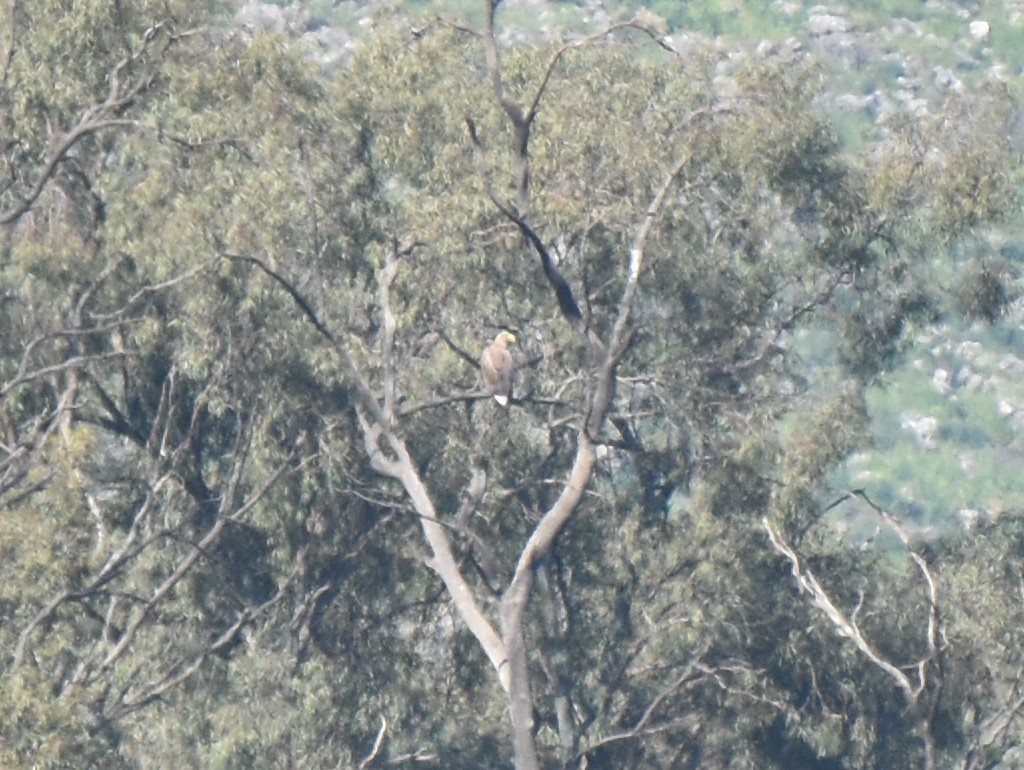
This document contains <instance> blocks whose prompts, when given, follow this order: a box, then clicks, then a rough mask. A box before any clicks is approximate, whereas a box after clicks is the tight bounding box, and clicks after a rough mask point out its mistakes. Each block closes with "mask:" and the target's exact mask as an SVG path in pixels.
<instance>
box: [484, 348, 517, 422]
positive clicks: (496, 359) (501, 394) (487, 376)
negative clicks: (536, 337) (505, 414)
mask: <svg viewBox="0 0 1024 770" xmlns="http://www.w3.org/2000/svg"><path fill="white" fill-rule="evenodd" d="M515 342H516V335H514V334H512V333H511V332H500V333H499V334H498V336H497V337H495V338H494V342H492V343H491V344H490V345H488V346H487V347H486V348H484V352H483V355H481V356H480V372H481V374H482V375H483V379H484V390H486V391H487V392H488V393H490V394H491V395H492V396H494V400H495V401H497V402H498V403H499V404H501V405H502V406H507V405H508V402H509V399H510V398H512V377H513V375H514V374H515V363H514V362H513V361H512V354H511V353H509V352H508V346H509V345H514V344H515Z"/></svg>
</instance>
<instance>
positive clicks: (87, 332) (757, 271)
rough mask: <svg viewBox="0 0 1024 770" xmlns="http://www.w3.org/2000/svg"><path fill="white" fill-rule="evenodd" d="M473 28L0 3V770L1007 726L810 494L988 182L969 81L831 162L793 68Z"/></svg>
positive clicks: (132, 6)
mask: <svg viewBox="0 0 1024 770" xmlns="http://www.w3.org/2000/svg"><path fill="white" fill-rule="evenodd" d="M498 6H499V3H494V2H488V3H487V4H486V9H487V14H486V19H485V23H484V25H483V27H482V28H481V29H469V28H464V27H462V26H459V25H456V24H454V23H448V22H444V23H442V22H437V23H435V24H432V25H431V26H429V27H428V28H424V29H418V30H408V29H403V28H401V27H400V26H395V27H394V28H391V27H388V28H385V29H382V30H380V31H379V32H378V34H377V35H376V37H375V38H374V39H373V40H371V41H369V42H368V43H367V44H366V45H364V46H362V47H361V48H360V49H359V50H358V51H356V52H355V53H354V54H353V57H352V59H351V61H349V62H348V64H347V66H346V67H345V69H344V70H343V71H342V73H341V74H340V75H339V77H338V79H337V80H333V81H332V80H327V79H325V78H324V77H322V76H321V75H320V74H319V73H318V72H317V71H316V69H315V66H314V65H313V63H312V62H311V60H310V58H309V57H308V52H307V51H305V50H303V49H302V48H301V47H300V46H298V45H296V44H295V43H293V42H292V41H289V40H286V39H282V38H277V37H273V36H269V35H263V34H251V33H249V32H247V31H245V30H238V29H234V28H232V27H231V26H230V24H229V23H227V22H218V21H217V19H216V17H214V16H211V15H209V13H210V12H211V11H214V10H216V9H212V8H199V7H197V6H196V5H195V4H184V3H183V4H181V6H180V7H178V6H176V5H175V4H168V3H165V2H161V3H148V2H144V1H143V0H135V1H133V2H126V3H120V4H114V6H113V7H108V4H105V3H98V2H97V3H77V4H75V6H74V8H73V9H72V7H71V6H70V5H68V4H66V3H61V2H57V1H56V0H53V1H52V2H39V3H33V4H31V6H29V5H28V4H23V3H15V4H13V5H10V6H8V8H7V9H6V10H5V11H4V13H6V14H7V16H6V17H5V18H4V21H5V25H4V26H5V27H6V28H7V29H9V30H11V31H12V32H11V35H10V36H9V37H8V38H7V39H6V41H5V43H4V46H5V47H4V50H3V59H2V61H3V66H4V69H3V76H2V78H0V83H2V84H3V90H2V99H3V104H4V106H5V110H4V112H3V115H4V117H3V118H2V120H4V124H3V130H4V136H5V137H9V138H5V142H6V145H5V148H6V149H5V152H4V160H3V163H4V168H3V176H4V179H5V180H6V182H5V187H4V189H3V193H2V197H0V222H2V223H3V225H4V258H3V263H2V272H0V281H2V283H3V298H4V301H3V303H2V304H0V313H2V314H3V318H2V322H3V325H4V326H3V328H4V329H5V331H6V333H5V335H4V337H3V340H2V342H0V344H2V345H3V355H2V356H0V398H2V402H0V408H2V411H0V421H2V430H3V452H4V456H3V458H2V460H0V506H2V510H3V515H4V521H5V524H6V526H5V527H4V531H3V534H2V536H0V537H2V540H0V543H2V546H0V547H2V551H3V554H4V557H5V558H4V559H3V560H2V562H0V571H2V575H3V580H2V581H0V585H2V586H3V588H2V589H0V591H2V593H0V607H2V611H3V617H4V623H3V624H2V626H0V645H2V649H3V650H4V655H5V659H6V664H7V665H6V667H5V673H4V675H3V678H2V680H0V693H2V698H3V701H4V703H5V704H6V705H8V706H9V708H8V711H9V713H10V714H11V718H10V719H8V720H7V721H6V722H5V723H4V724H3V726H2V727H0V761H3V762H4V763H8V764H12V765H24V764H29V763H30V762H31V763H35V764H39V765H45V766H54V767H60V766H65V767H70V766H75V767H81V766H98V767H99V766H102V767H110V766H114V765H115V764H117V763H120V764H122V765H123V766H131V767H144V766H150V765H154V764H155V765H161V764H170V763H174V764H185V765H192V766H204V767H225V768H227V767H268V768H269V767H282V766H284V767H289V766H301V767H335V766H362V767H369V766H372V765H374V764H375V763H377V764H383V763H384V762H390V763H394V764H399V763H402V762H412V761H418V762H420V763H422V764H425V765H426V766H437V767H491V766H501V765H504V764H507V763H508V761H509V756H510V754H511V755H513V756H514V762H515V766H516V767H517V768H531V767H540V766H555V765H558V764H560V765H562V766H566V767H583V766H588V767H624V766H626V767H628V766H666V767H697V766H700V767H764V766H766V765H770V764H775V765H778V766H786V767H793V766H801V765H802V766H807V767H841V766H846V767H861V766H866V765H868V764H871V763H875V762H887V763H890V764H894V765H900V766H911V765H912V764H914V763H915V762H918V761H919V759H920V761H921V762H923V763H924V764H925V766H926V767H935V766H937V763H939V762H940V761H943V762H945V761H946V760H947V759H948V760H949V761H950V762H951V761H953V760H954V759H957V760H958V761H959V760H960V759H962V760H963V761H962V766H964V767H974V766H982V765H978V764H970V763H971V762H976V760H975V759H974V758H975V757H980V756H982V755H984V756H986V757H988V756H994V755H995V752H997V751H998V750H1006V749H1008V748H1009V747H1010V744H1009V739H1008V738H1007V737H1006V736H1007V735H1008V734H1010V733H1012V731H1011V730H1010V729H1009V728H1010V725H1015V724H1017V723H1018V721H1019V712H1020V707H1019V706H1018V705H1016V701H1015V698H1016V697H1017V695H1016V691H1015V690H1014V689H1013V685H1012V684H1011V682H1012V681H1013V680H1012V678H1011V677H1012V674H1011V673H1010V669H1011V668H1012V663H1011V662H1010V660H1009V658H1008V655H1009V653H1002V654H990V653H991V652H992V651H991V650H988V649H986V645H987V644H990V643H991V640H992V639H993V638H994V636H993V635H997V634H1000V633H1005V627H1004V626H1003V625H1001V624H1000V622H999V621H998V620H997V619H996V618H994V617H993V618H989V619H988V620H989V621H991V623H990V624H989V625H985V626H984V627H983V628H980V629H977V633H976V635H974V636H972V635H971V634H970V633H967V631H968V630H970V629H966V628H965V631H964V633H963V636H962V637H958V639H961V638H962V639H963V642H962V643H961V642H959V641H958V644H957V646H956V647H955V648H952V649H947V648H946V647H945V646H944V644H943V642H942V636H941V633H940V632H942V631H944V630H946V629H947V628H948V629H950V630H952V629H954V628H959V626H957V625H956V623H957V622H961V621H959V620H953V618H957V617H960V616H957V615H956V613H955V612H950V613H949V614H948V615H946V614H941V615H940V614H939V613H938V606H939V601H940V597H941V599H942V602H943V603H944V604H943V606H946V605H950V604H951V605H952V606H954V607H959V608H961V610H963V611H967V610H969V608H970V605H969V603H967V601H966V600H964V599H961V598H960V592H961V591H964V590H966V588H965V587H966V586H967V585H968V583H967V582H963V583H961V582H959V581H957V580H955V579H954V578H952V577H950V584H949V587H947V586H946V584H945V583H943V582H942V579H941V578H943V577H945V574H944V573H940V572H938V571H937V568H936V567H935V566H934V564H933V563H931V562H929V559H928V558H927V557H928V556H929V555H928V554H922V553H921V552H920V549H919V548H918V547H917V546H916V545H915V544H914V543H913V542H912V541H911V540H910V539H909V538H903V539H902V541H901V542H902V544H903V545H904V547H905V550H904V551H903V553H905V556H904V557H903V558H902V559H900V558H894V559H889V560H887V559H886V558H885V557H884V555H879V556H877V557H876V558H875V559H874V560H871V561H864V560H859V559H858V558H855V557H854V555H853V554H851V553H850V552H848V551H846V550H844V549H842V548H837V547H836V545H835V543H834V541H833V540H832V539H831V538H830V535H829V532H830V529H829V528H828V526H827V517H826V516H825V513H826V512H827V501H825V499H824V498H823V497H822V486H823V479H825V478H826V476H827V475H828V474H829V472H830V471H831V470H832V469H833V468H834V467H835V466H836V464H837V463H839V462H840V461H842V460H843V459H844V458H845V457H847V456H848V454H849V453H850V452H851V451H853V450H854V449H856V448H857V447H858V446H860V445H861V444H862V442H864V441H865V438H866V432H867V421H866V417H865V414H866V410H865V406H864V403H865V401H864V389H865V387H866V386H867V385H868V384H869V383H871V382H874V381H875V380H876V379H877V378H878V377H879V376H880V375H881V374H882V373H883V372H884V371H885V370H886V367H888V366H889V365H890V364H891V362H892V361H893V360H894V358H895V356H897V355H898V353H899V351H900V350H901V346H902V345H903V344H904V343H905V341H906V340H907V339H908V337H909V335H910V334H911V332H912V329H913V326H914V324H915V323H916V322H918V321H921V320H924V319H928V318H929V317H931V315H932V314H933V313H934V312H936V308H937V307H940V301H941V298H940V297H939V296H938V292H936V291H935V290H934V289H933V287H932V286H931V284H930V282H929V275H930V270H931V266H932V264H933V261H934V260H936V259H939V258H940V256H941V254H942V253H944V250H945V249H946V247H947V246H948V244H949V243H951V242H953V241H954V240H955V239H956V238H958V237H959V236H961V235H962V234H963V233H965V232H966V231H967V230H969V229H970V228H972V227H974V226H976V225H977V224H979V223H981V222H986V221H989V220H991V219H993V218H997V217H999V216H1000V215H1001V214H1002V213H1003V212H1005V211H1007V210H1009V209H1010V208H1011V207H1012V205H1013V204H1014V202H1015V197H1014V193H1015V189H1016V188H1015V184H1016V182H1015V179H1014V177H1013V176H1012V174H1010V173H1009V172H1008V170H1009V169H1011V168H1013V166H1014V163H1015V159H1014V157H1013V153H1012V148H1011V147H1010V146H1009V144H1008V142H1007V140H1006V139H1005V137H1006V135H1007V132H1006V130H1005V126H1006V125H1007V121H1008V120H1009V119H1010V117H1011V114H1012V109H1011V107H1009V106H1007V99H1006V97H1005V95H1004V94H1001V93H995V92H993V93H986V94H981V95H979V96H978V97H977V98H972V99H970V100H966V99H965V101H964V103H963V104H951V105H949V110H950V113H951V114H953V115H955V117H956V118H957V119H956V120H952V119H949V116H948V115H947V116H944V118H943V119H935V120H927V119H911V118H909V117H906V118H904V119H903V120H902V121H901V122H896V123H893V124H892V125H890V126H887V127H885V129H884V130H883V131H881V132H880V135H879V136H878V138H877V141H876V142H874V143H873V144H872V145H871V146H870V147H869V148H868V149H867V150H865V152H864V153H863V154H862V155H858V156H852V155H848V154H846V153H844V152H843V150H842V148H841V147H840V146H839V143H838V141H837V140H836V138H835V135H834V133H833V131H832V129H831V128H830V126H829V125H828V123H827V122H826V121H825V119H824V118H823V117H822V116H821V115H820V114H819V112H818V111H817V110H816V109H815V106H814V105H815V98H816V97H817V95H818V94H819V92H820V88H821V85H822V78H821V73H820V72H819V70H818V68H817V67H816V66H815V65H814V63H813V62H811V61H807V60H805V59H804V58H802V57H800V56H797V55H795V54H793V52H791V51H787V50H778V51H767V52H764V51H763V52H760V53H758V54H756V55H755V54H752V53H744V52H737V53H736V54H735V55H733V56H729V57H725V56H722V55H720V54H716V53H715V52H713V51H712V50H710V49H709V50H707V51H705V52H697V53H690V54H688V55H687V57H685V58H684V57H682V56H679V55H677V54H676V53H675V52H674V51H672V50H671V47H670V46H669V45H668V44H667V42H666V41H665V40H664V39H663V38H661V36H660V34H659V32H658V31H657V30H655V29H651V28H649V27H646V26H645V25H644V24H643V23H642V21H633V22H628V23H623V24H619V25H616V26H615V27H614V28H612V29H610V30H608V32H607V33H606V34H602V35H599V36H596V37H593V38H586V39H580V40H576V41H573V42H570V43H567V44H562V45H560V46H557V47H554V48H549V49H536V48H532V47H529V46H522V47H516V48H506V47H505V46H503V45H502V44H501V43H500V41H499V34H498V33H499V29H498V19H496V16H497V11H498ZM990 277H991V278H992V279H993V280H996V279H997V278H999V279H1001V280H1005V279H1006V277H1007V276H1006V275H1001V276H999V275H996V274H995V273H990ZM986 292H987V294H986V296H995V297H998V299H999V301H1000V302H1003V301H1004V299H1005V297H1004V296H1003V295H999V294H998V292H992V291H988V290H986ZM972 296H976V297H980V296H982V294H981V293H978V292H972ZM978 301H980V300H978ZM966 309H968V310H969V311H970V312H972V313H976V312H978V309H977V308H974V307H973V306H972V307H971V308H966ZM498 329H508V330H511V331H514V332H515V333H516V335H517V337H518V339H519V340H520V342H521V346H520V351H519V352H518V354H517V355H518V360H519V374H518V380H517V384H516V395H515V398H514V400H513V404H512V406H511V408H510V409H507V410H505V409H502V408H500V407H499V406H497V405H496V404H495V403H494V402H492V401H491V399H490V398H489V397H488V396H487V395H486V394H485V393H484V392H483V391H482V390H481V389H480V388H479V387H478V385H477V383H476V378H477V372H476V370H475V366H476V358H477V354H478V351H479V350H480V348H481V346H482V345H483V344H485V342H486V341H489V339H491V338H492V337H493V336H494V334H495V332H496V331H497V330H498ZM823 329H824V330H825V331H824V332H822V331H821V330H823ZM812 331H817V333H827V334H831V335H833V336H832V339H834V342H835V344H834V345H833V346H832V349H831V351H830V353H831V354H830V355H829V356H828V357H827V360H825V361H824V362H821V363H820V364H819V365H817V366H815V367H810V366H808V365H806V363H805V361H804V360H803V359H802V358H801V355H800V350H801V341H802V340H803V339H804V338H805V336H806V335H808V334H810V333H811V332H812ZM843 504H844V505H846V504H858V505H862V506H867V510H868V512H869V514H870V515H873V516H876V517H878V518H879V521H881V522H884V523H886V525H887V526H890V527H891V528H892V529H893V531H895V532H897V533H901V532H902V530H901V529H900V527H899V525H898V523H896V522H895V520H894V519H892V517H890V516H888V514H886V513H885V511H883V510H882V509H881V508H880V507H878V506H874V505H873V503H872V500H871V498H870V497H868V496H850V497H848V498H845V499H844V503H843ZM950 558H951V559H954V560H959V559H961V558H964V557H961V556H959V555H957V554H956V553H953V554H952V556H951V557H950ZM823 571H824V572H827V574H829V575H834V576H836V577H837V578H838V577H839V576H841V577H842V578H843V582H842V584H840V583H839V582H838V579H837V582H836V586H834V587H826V586H827V584H828V581H827V579H826V578H824V577H822V578H821V579H819V578H818V577H817V576H818V574H819V573H822V572H823ZM878 576H885V577H886V579H887V580H888V581H889V583H888V584H890V585H892V586H893V588H892V590H891V592H878V593H877V594H876V593H874V592H871V595H870V596H868V595H867V594H868V591H867V589H866V588H863V586H866V585H870V584H871V583H872V582H873V580H874V579H875V578H877V577H878ZM822 581H825V582H824V583H823V582H822ZM976 583H977V584H978V585H979V586H981V587H982V589H983V590H984V592H985V596H986V597H989V596H991V597H993V598H992V600H991V601H993V602H1005V601H1006V600H1007V599H1006V596H1007V594H1006V591H1007V590H1008V588H1007V585H1006V584H1005V581H1000V580H987V579H986V578H983V577H977V579H976ZM797 585H802V586H803V587H804V588H806V589H808V592H809V593H807V594H806V595H805V596H806V597H809V600H806V599H805V598H804V597H801V596H800V595H798V594H797V593H796V592H795V587H796V586H797ZM922 585H924V586H925V590H923V591H922V589H921V586H922ZM815 586H817V588H815ZM904 587H905V588H904ZM858 591H859V592H860V593H858ZM940 592H941V594H940ZM858 596H859V597H860V598H859V599H858ZM947 597H948V599H947ZM847 606H853V607H856V608H857V609H855V610H854V611H852V612H848V611H847V610H845V609H844V608H845V607H847ZM1000 606H1001V605H1000ZM993 611H994V610H993ZM922 618H923V620H922ZM844 623H845V625H844ZM940 623H941V624H943V625H942V626H941V628H940V626H939V624H940ZM836 629H839V630H840V631H841V632H842V633H843V635H844V636H845V637H846V638H847V639H849V640H852V643H841V642H839V641H837V637H836V634H835V631H836ZM858 639H859V641H858ZM1007 649H1008V648H1007ZM904 659H913V660H920V661H922V662H920V663H919V664H917V667H916V668H915V671H916V672H917V673H916V676H917V677H918V678H917V679H914V678H913V677H912V676H911V675H910V674H908V673H907V672H906V670H905V667H904V666H903V663H902V661H903V660H904ZM954 659H955V663H954V662H953V661H954ZM894 660H897V661H900V662H898V663H893V662H892V661H894ZM986 667H987V668H986ZM982 669H984V670H986V671H988V672H990V676H991V678H992V679H991V681H992V683H993V684H992V686H991V688H990V690H989V692H987V693H979V694H978V695H977V697H976V699H975V700H973V701H972V702H971V703H970V706H969V707H970V709H973V712H972V713H973V714H974V715H975V716H974V717H972V720H973V721H971V722H970V723H968V722H967V721H965V716H964V714H965V709H966V708H967V706H966V705H965V704H964V702H962V701H961V702H952V699H950V698H947V699H944V698H943V697H942V693H943V690H944V688H948V689H949V690H951V691H952V690H954V689H955V688H956V686H960V687H964V683H965V682H968V681H970V680H969V679H968V678H966V677H968V676H971V675H974V673H975V672H977V671H979V670H982ZM961 672H962V674H961ZM957 676H962V677H964V678H962V679H959V680H955V677H957ZM947 680H949V681H950V684H948V685H947ZM956 682H959V684H958V685H957V684H956ZM894 686H895V691H896V692H899V693H901V694H902V695H901V696H900V697H901V698H902V700H896V701H894V700H893V699H892V697H891V694H892V692H893V688H894ZM994 720H995V721H994ZM998 720H1002V721H998ZM997 722H998V724H999V725H1000V726H1001V727H1000V728H999V729H1000V730H1002V732H1000V733H998V735H997V736H996V737H995V738H993V739H991V740H990V739H989V738H990V736H991V735H993V733H992V732H991V729H990V728H993V726H994V725H996V724H997ZM949 725H963V728H960V727H957V729H955V730H954V729H952V728H950V727H949ZM1002 725H1005V727H1002ZM993 729H994V728H993ZM943 736H947V737H943ZM510 746H511V750H510V748H509V747H510ZM977 761H980V760H977Z"/></svg>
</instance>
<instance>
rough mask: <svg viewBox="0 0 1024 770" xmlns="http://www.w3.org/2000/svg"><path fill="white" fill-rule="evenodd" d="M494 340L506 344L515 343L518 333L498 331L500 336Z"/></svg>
mask: <svg viewBox="0 0 1024 770" xmlns="http://www.w3.org/2000/svg"><path fill="white" fill-rule="evenodd" d="M494 341H495V342H501V343H504V344H505V345H515V344H516V335H514V334H513V333H512V332H506V331H502V332H498V336H497V337H496V338H495V339H494Z"/></svg>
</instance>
